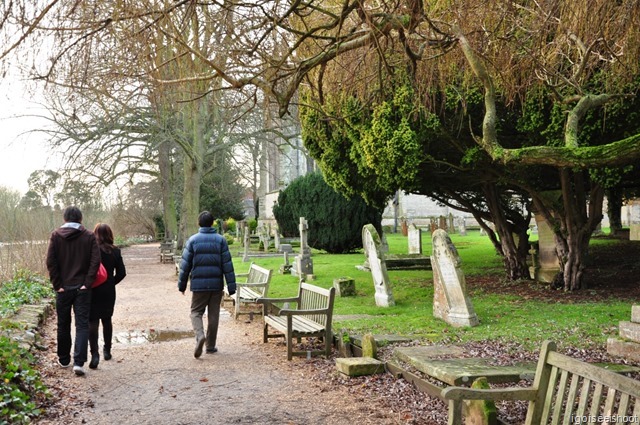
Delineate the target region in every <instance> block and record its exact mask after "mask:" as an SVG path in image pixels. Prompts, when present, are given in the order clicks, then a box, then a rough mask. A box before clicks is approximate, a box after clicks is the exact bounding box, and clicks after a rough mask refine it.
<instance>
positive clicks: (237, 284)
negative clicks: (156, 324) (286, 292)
mask: <svg viewBox="0 0 640 425" xmlns="http://www.w3.org/2000/svg"><path fill="white" fill-rule="evenodd" d="M268 284H269V283H268V282H260V283H247V282H236V287H240V286H245V287H263V286H267V285H268ZM265 299H268V298H265Z"/></svg>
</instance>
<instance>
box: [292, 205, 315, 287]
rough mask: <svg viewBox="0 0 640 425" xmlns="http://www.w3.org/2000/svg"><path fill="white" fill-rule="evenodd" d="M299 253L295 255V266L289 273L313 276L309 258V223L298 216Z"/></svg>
mask: <svg viewBox="0 0 640 425" xmlns="http://www.w3.org/2000/svg"><path fill="white" fill-rule="evenodd" d="M298 228H299V230H300V254H299V255H296V257H295V267H294V268H293V269H292V272H291V274H293V275H294V276H301V277H306V276H313V259H312V258H311V248H310V247H309V245H308V242H307V241H308V231H309V225H308V224H307V220H306V219H305V218H304V217H300V224H299V225H298Z"/></svg>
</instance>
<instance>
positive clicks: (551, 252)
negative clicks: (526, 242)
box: [533, 214, 560, 283]
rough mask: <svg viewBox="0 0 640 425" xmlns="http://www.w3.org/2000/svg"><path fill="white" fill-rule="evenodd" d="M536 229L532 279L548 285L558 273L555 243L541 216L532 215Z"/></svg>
mask: <svg viewBox="0 0 640 425" xmlns="http://www.w3.org/2000/svg"><path fill="white" fill-rule="evenodd" d="M534 217H535V219H536V225H537V227H538V252H537V264H536V266H537V269H536V270H535V275H534V276H533V278H534V279H535V280H537V281H540V282H545V283H550V282H553V279H554V278H555V277H556V275H557V274H558V273H559V272H560V261H559V260H558V255H557V254H556V242H555V237H554V233H553V229H552V228H551V227H549V224H548V223H547V221H546V220H545V219H544V217H543V216H541V215H539V214H534Z"/></svg>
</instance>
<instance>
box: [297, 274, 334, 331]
mask: <svg viewBox="0 0 640 425" xmlns="http://www.w3.org/2000/svg"><path fill="white" fill-rule="evenodd" d="M335 291H336V290H335V288H329V289H324V288H320V287H319V286H315V285H311V284H308V283H305V282H301V283H300V294H299V300H300V302H299V305H298V309H299V310H319V309H324V310H325V313H324V314H309V315H305V316H303V317H306V318H308V319H310V320H313V321H314V322H316V323H320V324H321V325H323V326H325V327H327V326H331V316H332V314H333V301H334V298H335Z"/></svg>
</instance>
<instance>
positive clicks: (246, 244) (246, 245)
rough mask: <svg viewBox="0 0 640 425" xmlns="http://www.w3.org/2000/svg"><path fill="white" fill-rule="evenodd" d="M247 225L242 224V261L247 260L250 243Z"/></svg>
mask: <svg viewBox="0 0 640 425" xmlns="http://www.w3.org/2000/svg"><path fill="white" fill-rule="evenodd" d="M249 233H250V232H249V225H248V224H246V223H245V225H244V254H243V255H242V262H243V263H246V262H247V261H249V247H250V245H251V235H250V234H249Z"/></svg>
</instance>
